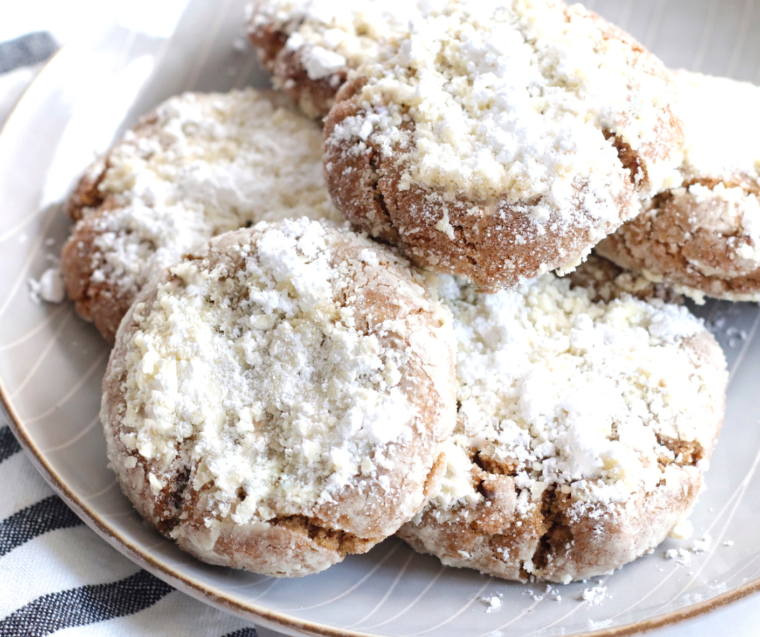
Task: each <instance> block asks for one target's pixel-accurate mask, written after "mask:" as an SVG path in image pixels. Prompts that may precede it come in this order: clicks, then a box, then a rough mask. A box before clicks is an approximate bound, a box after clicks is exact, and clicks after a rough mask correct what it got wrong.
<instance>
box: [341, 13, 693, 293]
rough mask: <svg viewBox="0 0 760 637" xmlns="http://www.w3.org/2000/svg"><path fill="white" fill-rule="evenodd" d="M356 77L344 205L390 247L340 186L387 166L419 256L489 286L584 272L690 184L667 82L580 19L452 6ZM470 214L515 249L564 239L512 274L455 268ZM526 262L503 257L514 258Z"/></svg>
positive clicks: (627, 47) (607, 30)
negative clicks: (647, 205)
mask: <svg viewBox="0 0 760 637" xmlns="http://www.w3.org/2000/svg"><path fill="white" fill-rule="evenodd" d="M357 78H361V80H359V79H357V81H356V82H355V83H354V84H353V85H352V86H350V88H347V89H344V91H343V94H342V96H343V97H344V98H346V99H347V101H350V105H348V104H346V105H343V107H342V108H340V107H341V105H340V104H339V105H338V106H336V108H335V109H333V111H332V112H331V114H330V117H329V120H328V125H327V133H328V140H327V147H326V153H327V156H326V174H327V180H328V187H329V188H330V190H331V194H332V195H333V198H334V200H335V201H336V205H338V207H339V208H341V210H343V212H344V213H345V214H347V215H348V216H349V217H350V218H351V219H352V221H353V222H355V223H360V224H362V227H366V228H368V229H370V231H371V232H373V234H377V235H381V234H382V235H383V237H384V238H386V237H387V236H389V235H390V234H392V233H391V232H390V231H388V230H387V228H384V227H382V226H383V224H386V225H387V224H388V220H387V219H383V218H376V215H375V216H373V214H374V213H373V212H372V211H369V210H363V212H364V215H365V216H366V217H367V218H368V219H367V221H366V222H362V221H361V213H362V210H360V208H361V205H360V204H357V203H356V202H355V200H356V199H358V198H359V195H353V199H352V194H351V193H350V192H347V191H348V190H349V188H348V186H346V184H345V183H344V182H345V179H344V178H343V177H342V176H341V171H343V170H344V169H345V168H346V166H352V165H353V164H352V162H356V161H357V159H356V158H359V157H364V156H365V155H368V154H370V153H372V154H374V155H376V156H377V159H373V160H372V162H373V166H374V167H375V169H376V170H377V172H378V173H379V176H380V177H381V178H382V176H383V172H384V170H383V169H386V170H388V171H389V170H394V171H397V172H398V173H399V174H398V175H394V176H392V177H390V179H392V180H393V192H390V193H386V192H384V193H383V196H384V197H385V199H386V200H388V201H390V202H391V204H389V205H395V204H396V202H397V200H398V199H400V198H402V197H406V198H415V202H414V204H407V205H408V206H409V209H405V212H406V214H407V217H409V218H405V219H404V220H403V225H402V221H397V219H396V218H395V215H394V212H393V211H390V212H389V213H388V216H389V217H390V218H391V220H390V223H391V224H392V225H394V227H395V230H396V231H397V232H398V234H399V235H400V237H399V239H400V241H401V242H402V244H404V247H405V249H406V251H407V252H408V253H409V254H410V256H411V257H412V258H413V259H415V260H416V261H423V262H424V265H426V266H428V267H431V268H433V269H435V270H438V271H444V272H454V273H459V274H466V275H468V276H471V277H472V278H474V279H475V280H476V281H477V282H478V284H479V285H483V287H489V288H492V287H495V286H496V285H498V284H499V283H502V284H506V285H515V284H516V283H518V282H519V281H520V277H521V275H522V276H524V277H528V278H530V277H533V276H536V275H538V274H541V273H543V272H547V271H549V270H552V269H557V268H572V267H573V266H575V265H577V264H578V262H579V261H580V260H581V258H582V257H583V256H585V255H586V254H587V253H588V251H589V250H590V248H591V247H592V246H593V245H594V244H595V243H597V242H598V241H599V240H600V239H601V238H603V237H604V236H606V235H607V234H609V232H611V231H612V230H613V229H614V228H616V227H617V226H619V225H620V223H622V222H623V221H625V220H626V219H629V218H631V217H632V216H633V215H634V214H635V211H636V210H637V207H636V205H635V201H636V198H637V197H638V196H641V195H642V194H648V193H652V192H657V191H659V190H661V189H662V188H663V187H668V186H672V185H676V184H677V183H679V177H678V174H677V172H676V171H675V170H674V169H675V168H676V167H677V166H678V164H679V163H680V160H681V152H680V151H681V148H680V145H681V139H680V137H681V131H680V124H679V122H678V121H677V119H676V118H675V116H674V115H673V112H672V111H673V109H672V106H674V105H675V92H674V91H673V90H672V86H671V82H670V80H669V78H668V77H667V74H666V72H665V70H664V69H663V68H662V66H661V65H660V63H659V62H658V61H657V60H656V59H654V58H653V57H652V56H651V55H650V54H648V53H647V52H646V51H644V50H643V49H642V48H641V47H640V45H638V44H637V43H635V42H634V41H633V40H631V39H630V38H628V36H626V35H625V34H623V33H622V32H619V31H617V30H615V29H614V28H613V27H611V26H610V25H608V24H607V23H605V22H604V21H603V20H601V19H600V18H598V17H597V16H594V15H593V14H589V13H587V12H586V11H585V10H583V9H582V8H580V7H570V8H568V7H567V6H566V5H565V4H564V3H561V2H554V1H551V0H541V1H538V2H528V1H522V0H514V1H506V0H486V1H482V0H450V1H449V2H446V3H445V5H444V6H443V7H437V8H433V9H431V10H430V11H429V13H428V14H427V15H426V16H425V18H424V19H421V20H418V21H415V22H413V23H412V26H411V28H410V31H409V33H407V34H405V35H403V36H401V37H400V38H399V44H398V45H397V46H396V47H395V48H391V47H388V52H387V53H386V54H384V55H383V56H382V59H381V60H380V62H378V63H371V62H368V63H366V64H364V65H363V66H362V67H361V68H360V69H359V71H358V72H357ZM390 164H394V165H393V167H392V168H391V167H390V166H389V165H390ZM333 170H334V171H335V174H333V173H332V171H333ZM368 179H369V178H368ZM417 199H419V202H418V201H417ZM457 205H458V206H459V207H461V208H462V209H463V210H461V211H460V210H458V209H455V210H452V208H456V206H457ZM354 207H355V208H357V210H352V208H354ZM467 214H469V215H470V216H471V217H481V218H490V225H491V226H492V227H490V228H489V231H490V232H491V233H497V234H498V233H504V234H506V235H507V236H506V237H505V240H504V241H505V243H506V242H511V243H513V244H514V245H516V246H518V250H519V246H521V245H523V246H525V245H527V246H536V245H538V244H540V243H541V242H542V241H547V240H546V236H550V237H551V236H557V237H558V238H556V239H555V240H554V245H553V246H552V247H549V246H546V248H545V249H544V246H540V247H541V252H545V253H546V254H542V255H541V258H540V260H539V263H537V264H532V263H531V264H529V265H527V264H526V265H525V267H524V268H523V267H522V264H514V263H504V264H503V268H504V270H507V271H506V272H501V273H494V274H491V273H490V272H488V273H483V272H478V271H477V269H478V267H479V265H480V264H476V265H475V267H471V266H469V265H468V264H467V262H466V259H464V258H463V257H462V256H460V255H457V256H456V257H450V261H453V262H454V263H451V264H450V263H445V261H446V258H447V256H449V255H445V254H443V253H444V250H445V247H444V246H445V245H447V241H446V239H448V243H450V244H452V246H453V248H459V247H460V246H459V244H460V243H461V242H462V241H463V239H462V237H461V236H460V235H459V234H458V231H461V229H462V227H463V223H461V222H460V221H459V218H460V217H461V216H464V215H467ZM354 215H355V216H356V218H354ZM504 226H506V228H505V227H504ZM421 228H424V229H425V230H428V229H431V228H434V229H435V230H437V232H438V233H440V235H442V236H439V237H437V241H438V242H439V243H440V245H441V246H442V247H441V248H439V249H432V248H431V246H430V240H429V239H427V236H426V239H425V246H421V245H419V244H418V243H417V242H415V238H414V237H413V236H411V235H413V234H414V233H415V232H417V233H419V232H420V229H421ZM486 232H488V231H486ZM482 233H483V231H482V229H481V234H482ZM473 234H475V233H473ZM468 239H469V241H468V243H470V244H474V245H478V244H481V243H483V242H484V238H483V237H482V236H481V237H479V238H478V237H472V238H471V237H468ZM513 252H514V250H510V249H509V248H507V247H506V246H505V250H504V253H505V255H503V256H501V257H500V258H501V260H502V261H505V260H508V258H509V256H511V253H513ZM459 262H461V263H459ZM481 267H482V266H481ZM523 269H524V270H525V271H524V272H522V271H521V270H523ZM473 270H474V271H473ZM514 270H517V272H514Z"/></svg>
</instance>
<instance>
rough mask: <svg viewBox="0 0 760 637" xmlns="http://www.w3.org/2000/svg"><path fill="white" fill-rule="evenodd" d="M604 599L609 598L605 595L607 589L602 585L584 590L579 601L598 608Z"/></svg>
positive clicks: (609, 597)
mask: <svg viewBox="0 0 760 637" xmlns="http://www.w3.org/2000/svg"><path fill="white" fill-rule="evenodd" d="M605 599H611V596H610V595H609V594H608V593H607V587H606V586H602V585H599V586H593V587H591V588H586V589H584V590H583V592H582V593H581V596H580V600H581V601H584V602H586V603H587V604H588V605H589V606H599V605H601V604H602V602H604V600H605Z"/></svg>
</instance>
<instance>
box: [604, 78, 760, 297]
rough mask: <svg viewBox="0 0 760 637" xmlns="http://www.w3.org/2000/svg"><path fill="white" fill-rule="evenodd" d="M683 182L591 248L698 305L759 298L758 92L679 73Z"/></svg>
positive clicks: (743, 85)
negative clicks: (705, 299) (708, 299)
mask: <svg viewBox="0 0 760 637" xmlns="http://www.w3.org/2000/svg"><path fill="white" fill-rule="evenodd" d="M673 76H674V78H675V81H676V84H677V87H678V90H679V93H680V95H681V112H682V115H683V121H684V127H685V128H684V133H685V139H686V145H685V154H684V163H683V166H682V168H681V172H682V173H683V180H684V184H683V186H682V187H680V188H676V189H672V190H669V191H666V192H663V193H661V194H659V195H657V196H656V197H654V198H653V199H651V200H650V201H648V202H646V204H645V206H644V209H643V211H642V212H641V214H639V215H638V216H637V217H636V218H635V219H633V220H632V221H629V222H628V223H626V224H625V225H623V226H622V227H621V228H620V229H619V230H618V231H617V232H616V233H615V234H613V235H611V236H609V237H607V238H606V239H604V240H603V241H602V242H601V243H600V244H599V246H598V247H597V250H598V252H599V253H600V254H602V255H603V256H605V257H607V258H608V259H611V260H612V261H614V262H616V263H617V264H619V265H621V266H622V267H625V268H629V269H632V270H636V271H638V272H642V273H643V274H644V275H645V276H647V277H648V278H650V279H651V280H654V281H663V282H664V283H667V284H669V285H672V286H674V287H675V288H676V289H677V290H678V291H679V292H682V293H684V294H687V295H689V296H692V297H694V298H695V299H697V300H701V297H703V296H711V297H715V298H719V299H726V300H732V301H758V300H760V125H758V122H757V113H758V111H760V87H758V86H755V85H753V84H749V83H746V82H737V81H734V80H729V79H725V78H718V77H710V76H706V75H700V74H698V73H689V72H686V71H678V72H675V73H674V74H673Z"/></svg>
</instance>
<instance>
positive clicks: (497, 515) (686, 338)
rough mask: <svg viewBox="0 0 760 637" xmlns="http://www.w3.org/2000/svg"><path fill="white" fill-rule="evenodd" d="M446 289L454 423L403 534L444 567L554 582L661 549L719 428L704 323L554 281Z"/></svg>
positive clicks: (715, 358) (720, 366)
mask: <svg viewBox="0 0 760 637" xmlns="http://www.w3.org/2000/svg"><path fill="white" fill-rule="evenodd" d="M442 293H443V296H444V298H445V300H446V302H447V303H448V305H449V307H450V308H451V310H452V312H453V314H454V326H455V331H456V333H457V341H458V352H459V353H458V362H457V378H458V380H459V384H460V388H459V395H458V401H459V405H460V406H459V424H458V427H457V430H456V432H455V435H454V436H453V437H452V439H451V440H450V442H449V445H448V447H447V473H446V475H445V476H444V480H443V483H442V485H443V486H442V490H441V492H440V493H439V494H438V495H437V496H436V497H434V498H433V499H432V500H431V503H430V504H429V506H428V507H427V509H426V510H425V511H424V513H423V514H421V515H420V517H419V518H418V519H417V520H416V521H415V522H413V523H410V524H408V525H406V526H405V527H404V529H403V530H402V537H404V538H405V539H408V540H410V541H411V543H412V545H413V546H415V548H418V549H420V550H423V551H426V552H432V553H434V554H436V555H439V556H440V557H441V558H442V559H443V561H444V563H446V564H451V565H454V566H469V567H474V568H478V569H480V570H484V571H486V572H489V573H492V574H495V575H498V576H500V577H506V578H508V579H524V578H526V577H527V576H528V575H531V574H532V575H536V576H538V577H541V578H546V579H549V580H552V581H561V582H566V581H570V580H571V579H580V578H584V577H590V576H592V575H594V574H600V573H603V572H605V571H608V570H610V569H613V568H618V567H620V566H622V565H623V564H625V563H626V562H628V561H630V560H632V559H635V558H636V557H638V556H639V555H641V554H642V553H644V552H645V551H646V550H648V549H650V548H652V547H653V546H655V545H656V544H658V543H659V542H661V541H662V540H663V539H664V538H665V537H666V536H667V534H668V532H669V531H670V530H671V528H672V527H673V526H674V525H675V524H676V523H677V522H678V521H679V520H680V519H682V517H683V516H684V515H686V514H688V512H689V511H690V509H691V506H692V504H693V502H694V500H695V498H696V495H697V493H698V490H699V487H700V485H701V472H702V471H703V470H704V469H706V468H707V464H708V459H709V456H710V454H711V450H712V447H713V445H714V442H715V438H716V436H717V433H718V429H719V428H720V423H721V421H722V415H723V394H724V389H725V383H726V373H725V360H724V359H723V356H722V353H721V352H720V348H719V347H718V346H717V344H716V343H715V342H714V340H712V338H711V337H710V336H709V334H708V333H707V332H706V330H705V329H704V327H703V325H702V324H701V322H700V321H699V320H697V319H695V318H694V317H692V316H691V315H690V314H689V313H688V312H687V310H686V309H685V308H682V307H678V306H673V305H668V304H664V303H662V302H661V301H659V300H655V301H652V302H650V303H646V302H643V301H639V300H635V299H633V298H632V297H630V296H627V295H623V296H621V297H620V298H618V299H616V300H613V301H611V302H610V303H601V302H593V301H592V297H591V295H590V294H589V293H588V292H587V291H586V290H583V289H580V288H576V289H573V290H571V289H570V287H569V283H568V282H567V281H564V280H559V279H556V278H555V277H552V276H547V277H543V278H541V279H538V280H536V281H535V282H533V283H531V284H529V285H527V286H526V287H524V288H523V289H522V290H520V291H516V292H500V293H498V294H495V295H491V296H489V295H482V294H477V293H476V292H474V291H473V290H472V289H471V288H469V287H465V286H463V285H462V284H458V283H457V282H456V281H455V280H454V279H448V280H447V282H446V283H445V287H444V291H443V292H442ZM462 525H464V527H465V528H467V531H463V530H462ZM457 538H459V539H460V543H459V544H457ZM454 548H455V549H457V551H456V552H455V551H454V550H452V549H454ZM462 551H464V553H462Z"/></svg>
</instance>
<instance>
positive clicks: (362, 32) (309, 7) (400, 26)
mask: <svg viewBox="0 0 760 637" xmlns="http://www.w3.org/2000/svg"><path fill="white" fill-rule="evenodd" d="M430 4H436V3H435V2H434V1H433V2H431V0H382V1H381V0H261V1H259V2H254V4H253V5H251V8H250V9H249V11H250V19H249V28H250V29H252V30H254V29H257V28H261V27H264V26H272V27H274V28H275V29H276V30H278V31H282V32H284V33H285V34H287V36H288V40H287V43H286V46H287V47H288V48H289V49H290V50H293V51H295V50H300V51H301V58H302V60H303V63H304V66H305V67H306V68H307V70H308V75H309V78H310V79H312V80H318V79H322V78H324V77H326V76H329V75H331V74H332V73H334V72H335V71H337V70H338V69H340V68H344V67H346V66H351V67H356V66H358V65H360V64H362V63H365V62H367V61H369V60H375V59H377V58H378V57H379V51H380V46H381V43H382V42H389V41H391V40H393V39H395V38H396V37H398V34H399V33H403V32H404V31H406V29H407V28H408V25H409V22H410V21H411V20H414V19H417V18H419V17H420V15H423V13H424V10H425V7H426V5H430ZM438 4H440V1H439V2H438Z"/></svg>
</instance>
